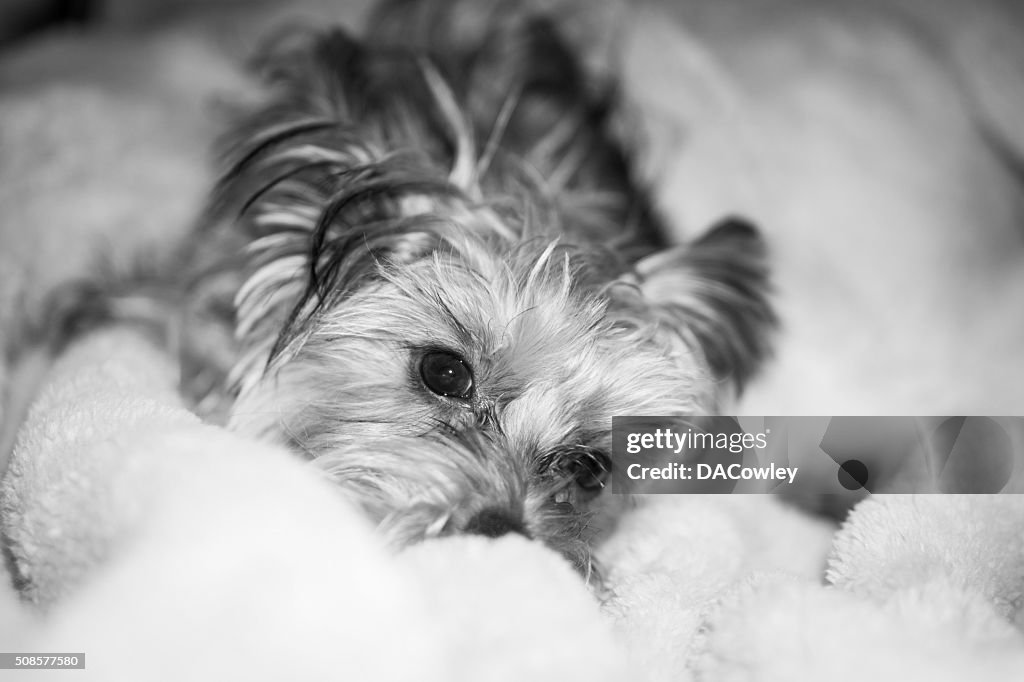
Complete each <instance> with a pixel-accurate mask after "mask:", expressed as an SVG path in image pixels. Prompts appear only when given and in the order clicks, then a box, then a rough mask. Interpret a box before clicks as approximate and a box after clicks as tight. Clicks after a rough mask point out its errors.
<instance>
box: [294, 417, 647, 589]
mask: <svg viewBox="0 0 1024 682" xmlns="http://www.w3.org/2000/svg"><path fill="white" fill-rule="evenodd" d="M470 440H472V441H473V442H469V441H470ZM312 464H313V466H315V467H316V468H318V469H319V470H321V471H322V472H323V473H324V474H325V475H326V476H327V477H328V478H329V480H331V481H332V482H333V483H335V484H336V485H337V486H338V488H339V490H340V491H341V492H342V494H343V495H345V496H346V497H347V498H348V499H350V500H351V501H353V502H354V503H355V504H356V505H358V506H359V507H361V508H362V509H363V511H364V512H365V513H366V515H367V516H368V517H369V518H370V520H371V521H372V522H374V523H375V524H377V527H378V529H379V531H380V533H381V534H382V536H383V537H384V538H385V540H386V541H387V542H388V543H390V544H391V545H392V546H393V547H395V548H396V549H400V548H403V547H406V546H409V545H412V544H415V543H418V542H422V541H425V540H430V539H433V538H440V537H446V536H451V535H458V534H477V535H484V536H487V537H492V538H494V537H499V536H502V535H506V534H511V533H515V534H520V535H523V536H525V537H526V538H528V539H531V540H535V541H537V542H540V543H542V544H544V545H546V546H547V547H549V548H550V549H552V550H553V551H555V552H557V553H559V554H561V555H562V556H564V557H565V558H566V560H567V561H569V562H570V563H571V564H572V565H573V566H574V568H576V570H578V571H579V572H580V573H581V574H582V575H583V576H585V577H586V578H587V579H588V580H592V581H595V583H596V582H598V581H599V577H598V571H597V568H596V566H595V565H594V562H593V558H592V554H591V548H592V547H593V546H594V545H595V544H597V543H599V542H600V541H601V538H602V537H603V536H604V535H605V534H606V533H607V532H609V531H610V530H611V528H612V526H613V525H614V523H615V520H616V518H617V516H618V513H619V512H620V511H621V510H622V509H623V508H624V507H625V506H626V504H627V503H626V498H625V497H624V496H617V495H612V494H611V492H610V491H609V490H598V491H597V492H593V491H591V492H585V491H581V490H579V489H578V488H577V487H576V482H575V481H573V480H569V479H566V478H565V477H562V476H559V475H558V474H557V473H556V472H552V471H539V470H537V469H536V468H535V467H534V468H532V469H531V468H529V467H528V466H527V464H526V463H525V461H524V460H523V459H522V458H519V457H514V456H509V454H508V453H504V452H501V451H500V448H499V447H498V446H497V445H496V444H494V443H493V442H492V441H491V440H490V439H488V438H486V437H484V436H480V437H474V438H471V439H469V438H466V437H465V436H460V437H459V438H458V439H452V438H442V437H418V438H411V437H397V438H389V439H382V440H371V441H367V442H362V443H355V442H353V443H351V444H350V445H348V446H347V447H344V448H341V449H339V450H337V451H335V452H332V453H330V454H326V455H323V456H321V457H319V458H317V459H315V460H313V463H312Z"/></svg>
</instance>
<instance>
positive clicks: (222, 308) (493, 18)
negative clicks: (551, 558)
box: [108, 0, 774, 575]
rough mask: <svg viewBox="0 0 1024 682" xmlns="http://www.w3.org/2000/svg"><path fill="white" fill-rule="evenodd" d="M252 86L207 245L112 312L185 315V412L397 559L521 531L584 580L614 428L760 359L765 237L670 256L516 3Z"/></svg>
mask: <svg viewBox="0 0 1024 682" xmlns="http://www.w3.org/2000/svg"><path fill="white" fill-rule="evenodd" d="M255 69H256V71H257V73H258V74H259V76H260V77H261V78H262V80H263V82H264V83H265V84H266V94H265V96H264V97H263V99H262V102H261V103H260V104H259V105H257V106H255V107H249V108H247V109H246V110H245V111H242V112H239V113H238V115H237V116H236V117H235V123H234V124H233V125H232V127H231V130H230V131H229V132H228V134H227V135H226V136H225V139H224V143H223V151H224V158H225V160H226V164H225V171H224V173H223V176H222V179H221V181H220V183H219V185H218V186H217V188H216V190H215V191H214V193H213V200H212V202H211V207H210V210H209V211H208V214H207V215H208V219H206V220H204V221H203V224H202V225H200V226H199V228H198V229H197V231H196V233H195V234H194V237H193V238H192V239H191V240H190V242H189V244H187V245H186V246H185V247H184V248H183V251H182V253H181V254H177V255H176V257H175V259H174V266H173V267H172V268H169V269H167V271H166V272H165V273H164V274H163V275H159V276H155V277H150V278H149V282H148V283H141V282H136V283H135V284H134V285H133V286H134V287H135V289H134V292H128V291H122V293H121V294H120V295H114V296H109V297H108V301H110V303H109V308H110V309H111V310H115V311H116V310H118V309H120V310H125V309H127V308H129V307H130V306H128V305H127V304H126V303H125V301H127V300H128V299H129V298H132V297H135V298H138V297H139V296H140V292H143V293H142V294H141V295H144V296H149V295H152V297H153V298H155V299H159V300H161V301H163V302H164V303H170V304H172V305H173V307H174V309H175V310H176V311H178V312H177V313H176V315H179V317H178V323H177V329H178V330H179V331H178V333H177V335H176V336H177V340H176V344H177V346H178V347H179V348H180V350H181V352H182V362H183V367H184V368H185V371H184V375H183V391H184V393H185V394H186V395H188V396H190V397H191V398H193V399H194V400H195V402H196V405H197V409H199V410H200V411H201V412H202V413H205V414H208V415H214V414H218V413H223V414H224V415H225V419H226V423H227V424H228V426H229V427H230V428H232V429H235V430H237V431H239V432H243V433H246V434H251V435H253V436H255V437H257V438H261V439H266V440H269V441H273V442H277V443H280V444H283V445H285V446H287V447H289V448H292V449H293V450H294V451H295V452H296V453H298V454H299V455H301V456H303V457H306V458H308V459H310V460H311V461H312V462H313V463H314V464H315V465H316V466H318V467H320V468H321V469H322V470H323V471H324V472H326V473H327V474H329V475H330V476H331V477H332V478H333V479H334V480H335V481H337V483H338V484H339V485H340V486H341V487H342V488H344V489H345V490H346V491H347V492H348V494H350V495H351V496H352V497H353V498H354V499H355V500H356V501H358V502H359V503H361V504H362V506H363V507H364V508H365V509H366V511H367V513H368V514H369V515H370V516H371V517H372V518H373V519H374V520H375V521H376V522H378V523H379V524H380V528H381V530H382V532H383V533H385V534H386V535H387V536H388V537H390V538H392V539H393V540H394V541H395V542H396V543H399V544H404V543H409V542H414V541H418V540H421V539H424V538H429V537H435V536H443V535H448V534H452V533H480V534H484V535H489V536H498V535H501V534H503V533H508V532H516V533H522V534H523V535H525V536H527V537H529V538H534V539H536V540H538V541H540V542H543V543H545V544H547V545H549V546H550V547H552V548H554V549H555V550H557V551H559V552H562V553H563V554H564V555H565V556H567V557H568V558H569V559H570V560H571V561H572V562H573V563H574V564H575V565H576V566H577V567H578V568H579V569H580V570H581V572H583V573H585V574H587V575H589V573H590V571H591V568H592V565H591V564H592V562H591V559H590V553H589V546H590V544H591V542H592V540H593V539H594V538H595V537H596V536H597V535H599V534H600V532H601V531H602V530H604V529H607V528H608V527H609V523H610V522H611V519H613V518H614V510H615V508H616V507H617V506H618V505H616V504H615V503H614V502H612V496H611V495H610V494H609V493H608V492H607V491H605V490H604V484H605V480H606V478H607V476H608V473H609V471H610V468H611V466H612V462H611V458H610V455H609V453H610V448H611V418H612V416H613V415H688V414H693V413H695V412H701V411H710V410H714V409H716V408H717V407H718V406H720V405H722V404H723V401H724V400H727V399H728V398H729V397H730V396H731V395H732V394H734V393H735V392H736V391H738V390H739V389H741V388H742V386H743V384H744V382H745V381H746V380H747V379H748V378H749V377H750V376H751V374H752V373H753V372H754V371H755V370H756V369H757V367H758V365H759V363H760V362H761V361H762V359H763V358H764V356H765V354H766V352H767V349H768V343H767V342H768V339H769V336H770V331H771V327H772V325H773V321H774V317H773V314H772V310H771V307H770V305H769V302H768V300H767V289H768V285H767V272H766V267H765V263H764V248H763V244H762V242H761V240H760V238H759V236H758V234H757V233H756V231H755V229H754V228H752V227H751V226H750V225H748V224H747V223H745V222H743V221H741V220H738V219H727V220H724V221H723V222H722V223H720V224H718V225H717V226H713V227H712V228H711V229H709V230H708V231H707V232H706V233H705V234H704V236H702V237H700V238H699V239H697V240H696V241H695V242H693V243H690V244H686V245H677V246H674V247H670V246H668V245H667V244H666V239H665V231H664V230H663V229H662V226H661V225H660V224H659V222H658V219H657V217H656V215H655V211H654V209H653V208H652V207H651V205H650V204H649V203H648V200H647V197H646V196H645V193H644V192H643V190H642V189H640V188H639V187H637V186H636V185H635V184H634V182H633V180H632V178H631V176H630V172H629V169H628V167H627V163H626V158H625V156H624V153H623V151H622V150H621V149H619V148H618V147H617V146H616V144H615V143H614V142H613V141H612V138H611V137H610V135H609V134H608V131H607V129H606V128H607V125H606V124H607V121H606V118H607V111H608V106H607V105H608V101H609V98H608V96H607V94H606V93H602V92H600V88H599V87H597V86H596V85H595V84H593V83H590V82H588V79H587V78H586V77H585V74H584V73H583V72H582V69H581V66H580V64H579V63H578V60H577V59H576V58H575V57H574V55H573V53H572V51H571V50H570V49H569V48H568V47H567V45H566V44H565V43H564V42H563V40H562V39H561V38H560V37H559V33H558V30H557V28H556V26H555V25H554V23H553V22H552V21H551V20H550V19H548V18H546V17H545V16H543V15H541V14H537V13H534V12H531V11H529V10H527V9H524V8H523V7H522V6H521V5H517V4H515V3H509V2H503V1H500V0H497V1H489V2H462V1H459V0H455V1H452V0H439V1H433V0H430V1H427V2H412V1H409V2H406V1H400V2H390V3H386V4H385V5H384V6H382V7H381V8H379V10H378V11H377V13H376V15H375V19H374V21H373V22H372V23H371V28H370V29H369V31H368V33H367V35H366V37H365V39H363V40H358V39H356V38H353V37H351V36H349V35H348V34H346V33H345V32H343V31H341V30H324V31H322V32H301V31H296V32H289V33H284V34H282V35H280V36H279V37H278V38H277V39H275V40H273V41H271V43H270V44H269V45H268V46H267V47H266V49H265V50H264V51H263V52H262V53H261V54H260V56H259V58H258V59H257V60H256V62H255ZM168 292H174V293H170V294H169V293H168ZM119 301H120V302H119ZM160 309H161V310H166V306H164V307H162V308H160ZM161 315H164V316H166V313H161ZM115 316H116V313H115Z"/></svg>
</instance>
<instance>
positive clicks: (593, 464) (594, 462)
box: [572, 451, 612, 492]
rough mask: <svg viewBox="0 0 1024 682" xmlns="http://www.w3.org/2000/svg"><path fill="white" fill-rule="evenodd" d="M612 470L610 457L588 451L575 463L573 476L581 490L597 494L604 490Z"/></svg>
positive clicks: (598, 452)
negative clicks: (596, 492)
mask: <svg viewBox="0 0 1024 682" xmlns="http://www.w3.org/2000/svg"><path fill="white" fill-rule="evenodd" d="M611 470H612V461H611V459H610V458H609V457H608V455H606V454H604V453H603V452H600V451H588V452H587V453H586V454H585V455H584V456H582V457H580V458H579V459H577V460H576V461H575V462H574V463H573V467H572V474H573V478H574V479H575V481H576V485H578V486H579V487H580V488H581V489H583V490H585V491H587V492H595V491H598V490H601V489H602V488H604V484H605V481H607V480H608V474H610V473H611Z"/></svg>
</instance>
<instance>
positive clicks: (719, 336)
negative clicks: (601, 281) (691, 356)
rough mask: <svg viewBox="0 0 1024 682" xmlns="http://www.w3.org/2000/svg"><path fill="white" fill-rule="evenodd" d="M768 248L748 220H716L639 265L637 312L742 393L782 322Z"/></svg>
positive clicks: (635, 283)
mask: <svg viewBox="0 0 1024 682" xmlns="http://www.w3.org/2000/svg"><path fill="white" fill-rule="evenodd" d="M766 251H767V249H766V246H765V243H764V240H763V239H762V237H761V235H760V233H759V232H758V230H757V228H755V227H754V226H753V225H751V224H750V223H749V222H747V221H745V220H742V219H740V218H726V219H724V220H722V221H720V222H718V223H716V224H715V225H714V226H713V227H712V228H711V229H710V230H708V231H707V233H705V234H704V235H703V236H701V237H700V238H698V239H697V240H696V241H694V242H692V243H690V244H686V245H683V246H678V247H674V248H671V249H667V250H664V251H660V252H657V253H654V254H652V255H650V256H647V257H645V258H643V259H641V260H640V261H639V262H637V263H636V266H635V271H634V273H633V278H634V281H633V286H632V287H630V289H632V290H633V291H634V292H638V293H639V294H640V298H641V300H640V301H637V300H636V297H635V296H634V297H633V301H632V303H625V301H624V300H623V299H622V298H618V300H615V298H614V297H613V305H615V304H619V305H622V304H623V303H625V305H626V306H627V307H629V308H631V310H630V315H631V316H636V315H639V316H641V317H642V318H644V319H645V320H646V321H647V322H648V323H651V324H653V325H654V327H655V329H656V330H657V332H656V333H658V334H667V335H669V339H668V340H669V342H670V343H679V342H682V343H683V344H684V345H685V346H686V347H687V348H688V349H689V350H690V351H691V352H693V353H696V354H697V355H698V356H700V357H702V358H703V359H704V360H705V362H706V363H707V366H708V369H709V370H710V371H711V372H712V374H713V375H714V376H715V378H717V379H719V380H723V381H731V382H733V385H734V386H735V388H736V390H737V392H740V391H742V389H743V388H744V386H745V385H746V383H747V381H748V380H749V379H750V377H751V376H752V375H753V374H754V373H755V372H756V371H757V370H758V368H759V367H760V366H761V364H762V362H763V361H764V360H765V359H766V357H767V356H768V355H769V353H770V341H771V337H772V332H773V331H774V327H775V326H776V325H777V319H776V316H775V312H774V310H773V309H772V305H771V303H770V301H769V298H768V296H769V293H770V289H771V287H770V283H769V277H768V265H767V259H766Z"/></svg>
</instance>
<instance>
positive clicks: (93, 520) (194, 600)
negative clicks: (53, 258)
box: [0, 331, 1024, 682]
mask: <svg viewBox="0 0 1024 682" xmlns="http://www.w3.org/2000/svg"><path fill="white" fill-rule="evenodd" d="M174 385H175V375H174V371H173V366H172V364H171V363H170V362H169V361H168V359H167V358H165V357H163V356H162V355H161V353H160V352H159V351H157V350H156V349H154V348H152V347H151V346H149V345H148V344H147V342H146V341H145V340H143V339H141V338H138V337H136V336H133V335H132V334H130V333H129V332H124V331H109V332H104V333H101V334H96V335H94V336H92V337H90V338H88V339H86V340H84V341H83V342H81V343H79V345H78V346H76V347H74V348H73V349H72V350H71V351H70V352H69V353H68V354H67V355H65V356H64V357H63V359H62V360H61V361H60V362H59V363H58V365H57V366H56V367H55V368H54V369H53V371H52V373H51V374H50V376H49V378H48V380H47V385H46V387H45V388H44V390H43V393H42V395H41V397H40V398H39V400H38V401H37V402H36V403H35V405H34V406H33V408H32V410H31V411H30V413H29V417H28V421H27V422H26V424H25V426H24V428H23V430H22V433H21V437H20V440H19V445H18V448H17V450H16V453H15V457H14V459H13V461H12V462H11V466H10V470H9V472H8V475H7V477H6V480H5V483H4V485H3V496H2V499H3V520H4V530H5V532H6V534H7V536H8V537H9V538H10V540H11V550H12V553H13V558H14V563H15V565H16V566H17V568H18V571H19V577H20V578H21V579H22V580H24V581H25V582H26V584H27V588H26V591H25V593H24V594H25V597H26V598H27V603H25V604H20V603H19V602H18V600H17V599H16V598H15V597H14V595H13V594H7V593H4V594H3V596H2V597H0V599H2V600H3V601H4V602H6V603H4V604H3V607H4V608H2V609H0V642H2V648H4V649H5V650H8V651H40V652H43V651H51V652H56V651H60V652H67V651H75V652H85V654H86V661H87V663H86V671H85V677H87V678H88V679H95V680H104V681H113V680H140V679H146V680H181V679H190V680H204V679H209V680H220V679H246V680H280V679H301V680H320V679H323V680H328V679H360V680H366V681H371V680H398V679H416V680H552V681H554V680H559V681H564V680H581V681H582V680H587V681H588V682H593V680H621V679H637V680H676V681H678V680H687V679H702V680H739V679H759V680H795V679H808V680H812V679H831V680H863V679H865V678H866V677H869V676H870V677H871V678H873V679H879V680H901V681H903V680H907V679H928V680H946V679H948V680H960V679H967V678H969V677H973V678H975V679H986V680H1015V679H1019V672H1020V670H1021V669H1022V666H1024V636H1022V634H1021V632H1020V631H1019V627H1020V626H1021V625H1024V591H1022V586H1024V534H1022V533H1021V530H1020V529H1021V528H1024V500H1022V499H1021V498H1020V497H1018V496H1009V495H1008V496H1002V497H994V496H974V497H948V496H919V497H915V496H888V497H877V498H874V499H870V500H868V501H866V502H864V503H862V504H861V505H860V506H859V507H858V508H857V509H856V510H855V511H854V512H853V514H852V515H851V517H850V518H849V520H848V521H847V523H846V524H845V525H844V526H843V527H842V528H841V529H839V530H838V532H835V533H834V530H835V529H833V528H832V527H830V526H828V525H826V524H823V523H821V522H818V521H814V520H811V519H810V518H808V517H805V516H804V515H802V514H801V513H800V512H797V511H794V510H792V509H790V508H787V507H785V506H783V505H782V504H781V503H780V502H779V501H777V500H776V498H774V497H772V496H768V495H748V496H671V495H668V496H652V497H650V498H645V499H642V500H639V502H638V504H637V506H636V508H635V509H633V510H631V511H630V512H629V514H628V515H627V516H626V518H625V520H624V522H623V524H622V526H621V528H619V529H618V531H617V532H616V534H615V535H614V536H612V537H611V539H610V540H609V541H608V542H607V543H606V544H605V545H603V546H602V548H601V549H600V557H601V560H602V562H603V563H604V565H605V567H606V571H607V580H608V585H609V587H610V588H611V592H612V596H611V597H610V598H608V600H607V601H606V602H605V603H603V604H600V603H599V601H598V600H597V599H595V598H594V597H593V595H591V594H590V592H588V590H587V589H586V587H585V586H584V584H583V582H582V581H581V580H580V578H579V577H578V576H577V575H576V574H575V573H574V572H573V571H572V569H571V568H570V567H569V566H568V564H566V563H565V562H564V561H563V560H562V559H561V558H560V557H558V556H556V555H555V554H553V553H551V552H550V551H548V550H546V549H544V548H543V547H540V546H538V545H537V544H535V543H529V542H527V541H525V540H522V539H519V538H514V537H508V538H504V539H500V540H497V541H492V540H487V539H484V538H476V537H464V538H455V539H448V540H443V541H434V542H429V543H426V544H422V545H419V546H416V547H413V548H411V549H408V550H406V551H404V552H401V553H399V554H397V555H393V554H391V553H389V552H388V551H387V550H385V549H384V548H383V547H381V546H380V544H379V543H378V540H377V538H376V537H375V536H374V534H373V532H372V530H371V529H370V528H368V527H367V524H366V522H365V521H364V520H363V519H362V518H361V516H360V514H359V513H358V512H357V511H355V510H354V509H353V508H352V507H350V506H349V504H348V503H347V502H346V501H345V499H344V497H343V495H342V494H341V493H340V491H338V490H337V489H336V488H335V487H333V486H332V485H331V484H330V483H328V482H326V481H325V480H323V479H322V478H320V477H319V476H318V475H317V474H316V473H314V471H313V470H311V469H309V468H307V467H305V466H304V465H303V464H302V463H300V462H299V461H297V460H296V459H294V457H293V456H291V455H289V454H288V453H286V452H283V451H279V450H276V449H274V448H271V447H267V446H266V445H262V444H260V443H257V442H253V441H249V440H245V439H242V438H240V437H237V436H235V435H233V434H230V433H227V432H225V431H224V430H222V429H219V428H215V427H210V426H204V425H202V424H199V423H198V422H197V420H196V419H195V417H194V416H193V415H191V414H190V413H189V412H188V411H186V410H185V409H183V408H182V407H181V405H180V404H179V402H178V399H177V396H176V394H175V391H174ZM826 558H827V561H828V570H827V574H826V573H825V571H824V569H825V564H826ZM823 576H826V578H825V579H824V580H823ZM34 674H37V673H34ZM58 674H60V675H66V673H54V676H56V675H58Z"/></svg>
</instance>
